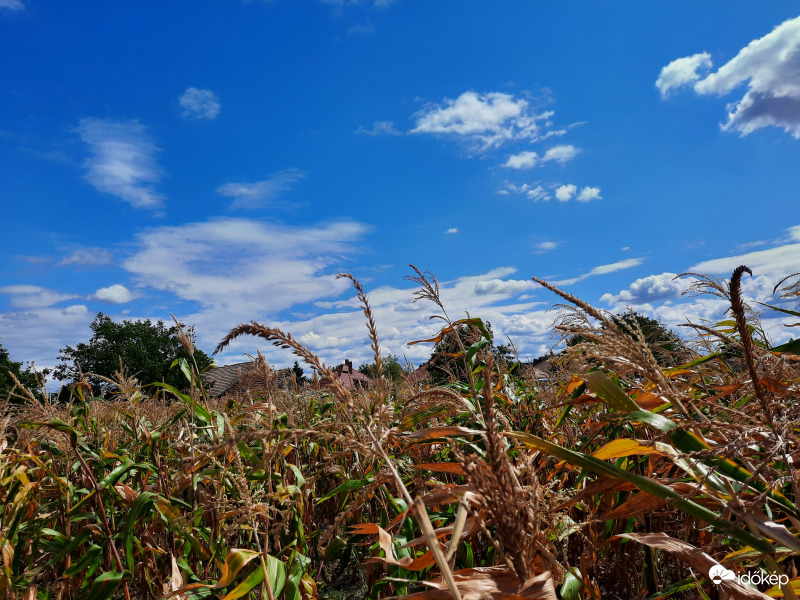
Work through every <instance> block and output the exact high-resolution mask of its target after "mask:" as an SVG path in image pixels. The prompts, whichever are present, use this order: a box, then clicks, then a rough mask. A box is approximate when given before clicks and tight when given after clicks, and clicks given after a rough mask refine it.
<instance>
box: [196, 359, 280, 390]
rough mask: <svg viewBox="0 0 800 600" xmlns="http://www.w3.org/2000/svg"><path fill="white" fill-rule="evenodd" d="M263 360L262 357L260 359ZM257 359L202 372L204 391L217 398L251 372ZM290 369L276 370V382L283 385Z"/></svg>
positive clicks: (256, 365) (255, 365)
mask: <svg viewBox="0 0 800 600" xmlns="http://www.w3.org/2000/svg"><path fill="white" fill-rule="evenodd" d="M261 360H263V359H261ZM258 365H259V362H258V360H249V361H247V362H241V363H235V364H232V365H223V366H221V367H214V368H213V369H209V370H208V371H206V372H205V373H204V374H203V381H204V382H205V385H206V392H208V395H209V396H211V397H212V398H219V397H220V396H224V395H225V394H227V393H229V392H230V391H231V390H232V389H233V388H234V387H235V386H236V384H237V383H239V382H240V381H241V380H242V378H243V377H245V376H246V375H248V374H250V373H252V372H253V371H255V370H256V367H258ZM289 371H290V369H282V370H280V371H277V375H278V377H277V384H278V385H279V386H285V385H286V383H287V378H288V375H289Z"/></svg>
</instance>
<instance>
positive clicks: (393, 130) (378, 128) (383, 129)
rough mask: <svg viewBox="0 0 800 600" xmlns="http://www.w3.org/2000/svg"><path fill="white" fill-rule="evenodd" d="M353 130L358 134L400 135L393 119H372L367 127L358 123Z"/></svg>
mask: <svg viewBox="0 0 800 600" xmlns="http://www.w3.org/2000/svg"><path fill="white" fill-rule="evenodd" d="M355 132H356V133H357V134H359V135H401V132H400V131H399V130H398V129H397V127H395V126H394V121H374V122H373V123H372V127H371V128H369V129H367V128H366V127H364V126H363V125H359V126H358V129H356V131H355Z"/></svg>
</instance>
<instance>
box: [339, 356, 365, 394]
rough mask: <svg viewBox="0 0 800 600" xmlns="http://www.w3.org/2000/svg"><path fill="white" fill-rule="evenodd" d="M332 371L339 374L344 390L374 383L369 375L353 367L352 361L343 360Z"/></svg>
mask: <svg viewBox="0 0 800 600" xmlns="http://www.w3.org/2000/svg"><path fill="white" fill-rule="evenodd" d="M333 372H334V373H336V374H337V375H338V376H339V380H340V381H341V382H342V385H343V386H344V388H345V389H346V390H354V389H356V387H362V388H363V387H369V386H371V385H372V384H373V383H374V382H373V381H372V378H371V377H368V376H366V375H364V373H362V372H361V371H358V370H356V369H354V368H353V363H352V362H351V361H349V360H345V361H344V364H341V365H339V366H338V367H336V368H335V369H334V370H333Z"/></svg>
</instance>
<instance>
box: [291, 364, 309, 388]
mask: <svg viewBox="0 0 800 600" xmlns="http://www.w3.org/2000/svg"><path fill="white" fill-rule="evenodd" d="M292 374H293V375H294V379H295V381H296V382H297V385H302V384H304V383H305V382H306V381H308V380H307V379H306V375H305V373H303V367H301V366H300V363H299V362H298V361H294V365H292Z"/></svg>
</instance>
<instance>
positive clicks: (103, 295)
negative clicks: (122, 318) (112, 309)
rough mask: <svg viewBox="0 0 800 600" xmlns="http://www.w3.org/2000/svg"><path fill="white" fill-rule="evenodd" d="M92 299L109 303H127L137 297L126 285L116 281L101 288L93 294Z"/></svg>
mask: <svg viewBox="0 0 800 600" xmlns="http://www.w3.org/2000/svg"><path fill="white" fill-rule="evenodd" d="M91 298H92V300H100V301H101V302H108V303H109V304H125V303H126V302H130V301H131V300H133V299H134V298H135V296H134V295H133V293H131V291H130V290H129V289H128V288H126V287H125V286H124V285H121V284H119V283H116V284H114V285H110V286H108V287H104V288H100V289H99V290H97V291H96V292H95V293H94V294H93V295H92V297H91Z"/></svg>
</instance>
